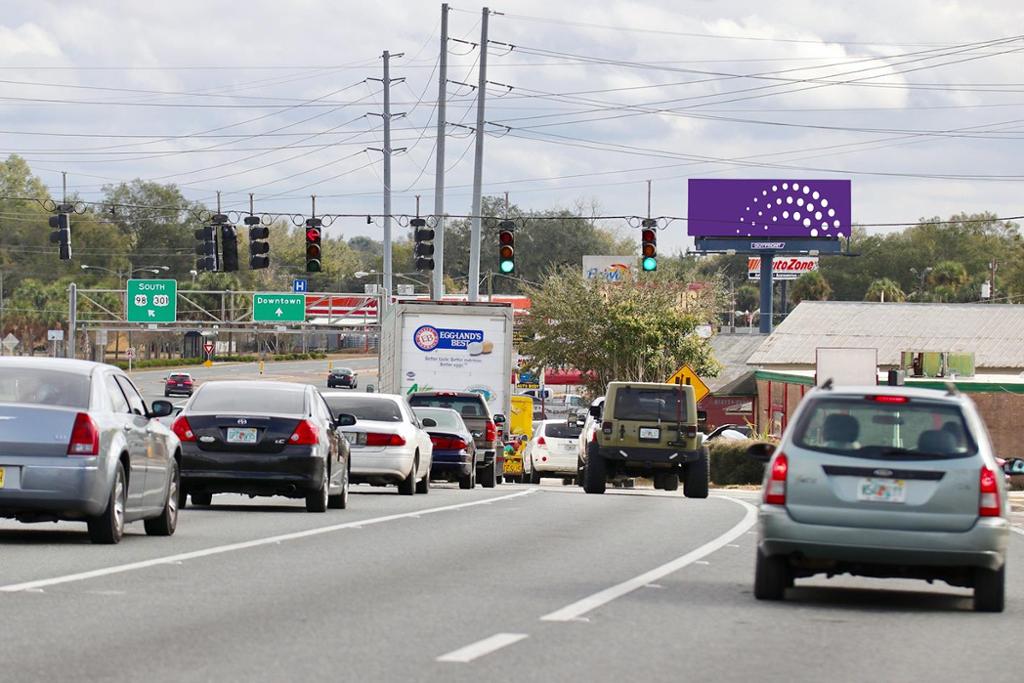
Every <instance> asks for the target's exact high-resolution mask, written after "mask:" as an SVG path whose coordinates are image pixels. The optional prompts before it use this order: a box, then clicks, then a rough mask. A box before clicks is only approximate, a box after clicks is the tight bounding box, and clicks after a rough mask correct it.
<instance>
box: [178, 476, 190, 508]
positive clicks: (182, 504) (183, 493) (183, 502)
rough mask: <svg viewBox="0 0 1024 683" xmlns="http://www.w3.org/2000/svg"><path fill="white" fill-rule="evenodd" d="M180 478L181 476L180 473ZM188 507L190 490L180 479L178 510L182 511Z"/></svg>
mask: <svg viewBox="0 0 1024 683" xmlns="http://www.w3.org/2000/svg"><path fill="white" fill-rule="evenodd" d="M179 478H180V474H179ZM186 507H188V491H187V490H186V489H185V487H184V486H182V485H181V483H180V481H179V483H178V512H181V511H182V510H184V509H185V508H186Z"/></svg>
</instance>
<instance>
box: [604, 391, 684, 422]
mask: <svg viewBox="0 0 1024 683" xmlns="http://www.w3.org/2000/svg"><path fill="white" fill-rule="evenodd" d="M614 418H615V419H616V420H660V421H662V422H665V421H672V420H677V419H678V420H685V419H686V394H683V393H681V392H679V391H676V390H674V389H648V388H643V387H620V388H619V389H618V390H617V391H616V392H615V413H614Z"/></svg>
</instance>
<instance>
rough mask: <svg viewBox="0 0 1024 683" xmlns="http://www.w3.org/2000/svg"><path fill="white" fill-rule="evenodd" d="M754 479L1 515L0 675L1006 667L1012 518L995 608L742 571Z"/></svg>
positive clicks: (643, 674)
mask: <svg viewBox="0 0 1024 683" xmlns="http://www.w3.org/2000/svg"><path fill="white" fill-rule="evenodd" d="M751 502H756V494H755V493H747V492H729V493H716V494H714V495H713V497H712V498H710V499H708V500H688V499H685V498H683V497H681V496H679V495H676V494H669V493H664V492H655V491H651V490H633V491H626V490H611V491H609V492H608V493H607V494H606V495H604V496H587V495H584V494H582V493H581V492H580V490H579V489H578V488H575V487H562V486H558V485H555V484H554V483H553V482H546V483H545V484H544V485H543V486H539V487H538V486H523V485H505V486H499V487H497V488H496V489H493V490H484V489H480V488H477V489H475V490H473V491H460V490H458V489H457V488H455V487H451V486H435V487H434V488H433V490H432V491H431V492H430V494H429V495H427V496H423V495H420V496H415V497H412V498H407V497H400V496H398V495H397V494H396V493H395V491H394V489H392V488H388V489H381V488H373V487H369V486H358V487H355V488H354V494H353V496H352V497H351V506H350V509H348V510H343V511H334V510H332V511H329V512H328V513H327V514H320V515H317V514H309V513H306V512H304V511H303V510H302V506H301V504H300V502H299V501H289V500H286V499H256V500H250V499H247V498H243V497H239V496H226V495H225V496H216V497H215V498H214V505H213V506H211V507H210V508H188V509H187V510H185V511H183V512H182V516H181V519H180V524H179V528H178V533H177V534H176V535H175V536H173V537H172V538H170V539H165V538H150V537H147V536H145V535H144V533H143V530H142V528H141V525H139V524H135V525H132V526H131V527H129V533H128V535H127V536H126V538H125V539H124V541H123V542H122V543H121V545H119V546H116V547H102V546H93V545H90V544H89V543H88V540H87V538H86V536H85V533H84V527H83V526H82V525H74V524H67V523H62V524H46V525H42V526H26V525H18V524H16V523H13V522H0V547H2V558H3V562H2V565H0V567H2V568H0V610H2V613H3V615H4V619H3V621H4V623H5V624H6V626H7V627H6V628H5V629H4V637H3V638H0V667H2V668H0V671H2V674H0V679H3V680H10V681H35V680H48V679H49V680H60V679H64V678H67V677H68V676H69V673H70V672H73V676H74V678H75V680H80V681H93V680H96V681H99V680H103V681H138V680H147V681H213V680H218V681H224V680H246V681H281V680H324V681H326V680H331V681H337V680H343V681H346V680H351V681H394V680H415V681H479V680H495V681H498V680H502V681H504V680H510V679H515V680H519V681H552V680H594V681H615V680H641V681H642V680H651V681H668V680H701V681H703V680H708V681H710V680H714V681H723V680H724V681H750V680H758V681H796V680H814V679H827V680H830V681H863V680H884V681H892V680H911V679H919V680H929V681H953V680H957V681H964V680H981V679H984V680H986V681H1002V680H1006V681H1009V680H1019V679H1020V674H1019V671H1020V665H1019V657H1018V656H1017V655H1016V648H1015V647H1014V646H1013V642H1014V641H1013V636H1012V634H1013V633H1014V631H1015V630H1016V627H1018V626H1019V623H1020V615H1021V613H1022V611H1024V579H1022V577H1024V570H1021V571H1018V569H1017V568H1019V567H1024V536H1021V535H1015V536H1014V538H1013V539H1011V550H1010V557H1009V572H1008V580H1009V584H1008V588H1007V609H1006V612H1005V613H1003V614H975V613H973V612H972V611H971V601H970V599H969V592H968V591H966V590H962V589H957V588H951V587H948V586H945V585H944V584H936V585H934V586H929V585H928V584H926V583H924V582H910V581H876V580H868V579H852V578H838V579H831V580H826V579H812V580H801V581H798V583H797V586H796V588H794V589H792V590H790V591H789V592H788V596H787V600H786V601H785V602H782V603H775V604H770V603H760V602H757V601H755V600H754V598H753V596H752V594H751V582H752V575H753V563H754V541H755V537H754V535H753V533H752V529H751V528H750V524H751V522H752V508H751V507H750V503H751Z"/></svg>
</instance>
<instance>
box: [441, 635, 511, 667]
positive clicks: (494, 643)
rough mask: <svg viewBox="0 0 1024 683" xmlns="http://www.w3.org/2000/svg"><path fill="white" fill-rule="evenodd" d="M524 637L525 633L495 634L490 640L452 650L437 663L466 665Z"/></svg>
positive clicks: (485, 639) (486, 639)
mask: <svg viewBox="0 0 1024 683" xmlns="http://www.w3.org/2000/svg"><path fill="white" fill-rule="evenodd" d="M526 637H527V635H526V634H525V633H495V634H494V635H493V636H491V637H490V638H484V639H483V640H478V641H477V642H475V643H473V644H471V645H467V646H466V647H460V648H459V649H458V650H453V651H452V652H449V653H448V654H446V655H441V656H440V657H438V658H437V661H439V662H456V663H458V664H467V663H469V662H472V661H473V660H474V659H478V658H480V657H483V656H484V655H489V654H491V653H492V652H495V651H497V650H500V649H501V648H503V647H508V646H509V645H512V644H514V643H518V642H519V641H520V640H523V639H524V638H526Z"/></svg>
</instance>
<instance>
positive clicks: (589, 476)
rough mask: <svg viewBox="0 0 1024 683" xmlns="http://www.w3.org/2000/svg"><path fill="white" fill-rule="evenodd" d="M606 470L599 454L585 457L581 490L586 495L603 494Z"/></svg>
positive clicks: (605, 484)
mask: <svg viewBox="0 0 1024 683" xmlns="http://www.w3.org/2000/svg"><path fill="white" fill-rule="evenodd" d="M607 477H608V468H607V466H606V464H605V460H604V458H603V457H601V454H599V453H591V454H590V455H588V456H587V462H586V464H585V465H584V466H583V490H584V491H586V492H587V493H604V490H605V487H606V486H607Z"/></svg>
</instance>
